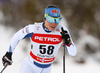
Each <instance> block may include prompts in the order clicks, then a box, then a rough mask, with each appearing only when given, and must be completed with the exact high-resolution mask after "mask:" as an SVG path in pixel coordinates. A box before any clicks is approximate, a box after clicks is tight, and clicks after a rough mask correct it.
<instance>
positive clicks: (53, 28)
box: [2, 5, 76, 73]
mask: <svg viewBox="0 0 100 73" xmlns="http://www.w3.org/2000/svg"><path fill="white" fill-rule="evenodd" d="M61 19H62V16H61V14H60V9H59V8H58V7H56V6H54V5H51V6H48V7H47V8H46V9H45V15H44V22H41V23H34V24H29V25H27V26H26V27H24V28H22V29H21V30H19V31H18V32H17V33H15V34H14V36H13V38H12V40H11V42H10V45H9V49H8V51H7V52H6V54H5V55H4V56H3V58H2V62H3V65H4V66H5V65H6V64H8V65H11V64H12V54H13V51H14V49H15V47H16V46H17V44H18V42H19V41H20V40H22V39H25V38H30V40H31V50H30V54H29V56H28V57H27V58H26V59H25V60H24V61H23V63H22V65H21V67H20V71H19V73H50V71H51V67H52V63H53V61H54V59H55V57H56V54H57V52H58V50H59V48H60V46H61V44H62V43H63V40H65V43H64V44H65V47H66V49H67V51H68V53H69V54H70V55H72V56H75V55H76V47H75V45H74V43H73V41H72V39H71V36H70V33H69V31H68V29H67V28H66V27H64V26H62V25H60V24H59V22H60V21H61Z"/></svg>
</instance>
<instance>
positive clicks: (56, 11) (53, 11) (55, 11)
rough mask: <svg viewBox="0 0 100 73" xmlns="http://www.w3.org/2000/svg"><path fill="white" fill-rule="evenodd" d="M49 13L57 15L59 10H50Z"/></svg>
mask: <svg viewBox="0 0 100 73" xmlns="http://www.w3.org/2000/svg"><path fill="white" fill-rule="evenodd" d="M51 13H59V10H56V9H55V10H52V11H51Z"/></svg>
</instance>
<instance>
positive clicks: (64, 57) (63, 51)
mask: <svg viewBox="0 0 100 73" xmlns="http://www.w3.org/2000/svg"><path fill="white" fill-rule="evenodd" d="M63 73H65V40H64V39H63Z"/></svg>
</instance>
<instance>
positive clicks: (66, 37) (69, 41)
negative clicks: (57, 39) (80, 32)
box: [61, 27, 77, 56]
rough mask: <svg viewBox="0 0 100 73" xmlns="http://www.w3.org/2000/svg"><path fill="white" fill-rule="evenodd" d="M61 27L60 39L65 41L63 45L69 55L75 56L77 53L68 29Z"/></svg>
mask: <svg viewBox="0 0 100 73" xmlns="http://www.w3.org/2000/svg"><path fill="white" fill-rule="evenodd" d="M63 28H64V29H63ZM63 28H61V30H62V32H61V35H62V39H63V40H64V41H65V42H64V43H65V47H66V49H67V51H68V53H69V54H70V55H72V56H75V55H76V53H77V50H76V47H75V45H74V43H73V41H72V39H71V36H70V34H69V32H68V30H67V29H66V28H65V27H63Z"/></svg>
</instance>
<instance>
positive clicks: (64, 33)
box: [60, 27, 71, 45]
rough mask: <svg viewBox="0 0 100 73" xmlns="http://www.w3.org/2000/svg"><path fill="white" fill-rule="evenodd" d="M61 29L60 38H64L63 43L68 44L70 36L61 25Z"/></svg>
mask: <svg viewBox="0 0 100 73" xmlns="http://www.w3.org/2000/svg"><path fill="white" fill-rule="evenodd" d="M61 30H62V32H60V34H61V35H62V37H61V38H62V39H64V40H65V42H64V43H65V44H66V45H69V44H70V43H71V40H70V36H69V34H68V32H67V31H66V30H64V29H63V27H61Z"/></svg>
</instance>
